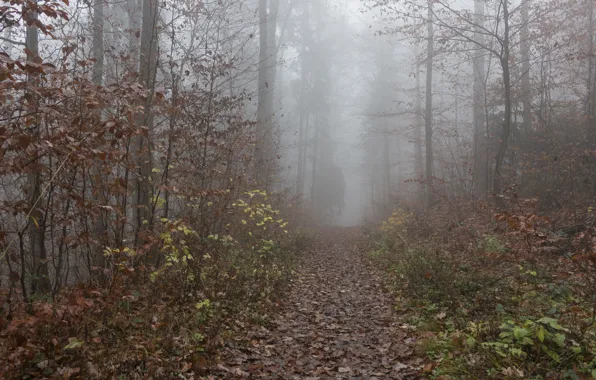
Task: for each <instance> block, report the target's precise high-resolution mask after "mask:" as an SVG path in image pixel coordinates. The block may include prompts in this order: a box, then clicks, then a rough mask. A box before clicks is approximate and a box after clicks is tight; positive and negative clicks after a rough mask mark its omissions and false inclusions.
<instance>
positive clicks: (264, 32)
mask: <svg viewBox="0 0 596 380" xmlns="http://www.w3.org/2000/svg"><path fill="white" fill-rule="evenodd" d="M278 4H279V3H278V2H277V0H271V13H270V14H267V0H259V78H258V86H259V89H258V95H259V103H258V107H257V131H256V132H257V133H256V139H257V141H256V144H255V179H256V181H257V183H258V184H259V185H261V186H263V187H264V188H265V190H267V189H268V187H269V185H270V182H271V175H272V172H273V167H274V162H273V136H272V133H273V126H272V121H273V118H272V116H273V88H274V83H275V75H276V66H277V59H276V56H277V52H276V51H275V49H276V43H275V32H276V29H277V11H278Z"/></svg>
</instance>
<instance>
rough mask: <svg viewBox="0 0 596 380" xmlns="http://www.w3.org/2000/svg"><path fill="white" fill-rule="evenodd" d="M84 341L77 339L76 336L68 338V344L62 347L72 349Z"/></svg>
mask: <svg viewBox="0 0 596 380" xmlns="http://www.w3.org/2000/svg"><path fill="white" fill-rule="evenodd" d="M84 344H85V342H83V341H81V340H78V339H77V338H68V344H67V345H66V346H65V347H64V349H65V350H74V349H75V348H77V347H81V346H82V345H84Z"/></svg>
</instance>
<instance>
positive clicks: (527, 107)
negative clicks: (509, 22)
mask: <svg viewBox="0 0 596 380" xmlns="http://www.w3.org/2000/svg"><path fill="white" fill-rule="evenodd" d="M521 15H522V25H521V30H520V39H521V41H520V54H521V60H522V62H521V64H522V77H521V92H522V93H521V98H522V104H523V107H524V109H523V118H524V120H523V126H524V130H525V131H530V130H531V129H532V93H531V83H530V32H529V25H528V23H529V22H530V0H523V3H522V7H521Z"/></svg>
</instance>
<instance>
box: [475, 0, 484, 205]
mask: <svg viewBox="0 0 596 380" xmlns="http://www.w3.org/2000/svg"><path fill="white" fill-rule="evenodd" d="M484 4H485V0H475V1H474V13H475V23H476V26H475V30H474V40H475V41H476V42H477V45H476V47H475V50H474V110H473V117H474V184H475V192H476V194H477V195H484V194H485V193H486V191H487V190H488V160H487V156H486V149H487V148H488V147H487V138H486V137H487V136H486V133H485V131H486V128H485V124H486V123H485V121H486V118H485V110H484V104H485V102H486V100H485V96H486V95H485V92H484V88H485V80H486V78H485V66H486V62H485V58H484V56H485V54H486V52H485V51H484V50H483V49H482V46H484V30H483V29H484Z"/></svg>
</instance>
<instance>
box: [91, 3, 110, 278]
mask: <svg viewBox="0 0 596 380" xmlns="http://www.w3.org/2000/svg"><path fill="white" fill-rule="evenodd" d="M103 29H104V0H94V2H93V49H92V50H93V58H94V59H95V62H94V64H93V71H92V76H93V77H92V79H93V84H94V85H96V86H101V85H102V84H103V75H104V42H103V37H104V33H103V31H104V30H103ZM97 122H101V111H98V112H97ZM101 167H102V162H101V160H100V159H98V158H95V159H94V165H93V167H92V168H91V176H92V181H93V187H94V189H92V191H93V193H94V196H95V200H96V201H97V202H98V203H99V204H100V205H102V206H103V205H105V204H106V196H105V189H104V183H103V178H102V173H101ZM106 220H107V216H106V213H105V211H103V210H99V214H98V215H97V217H96V218H95V221H94V222H93V232H94V235H95V240H96V245H95V247H94V251H93V261H94V265H95V266H97V267H104V266H105V257H104V255H103V248H104V246H105V245H106V243H107V236H106V234H107V224H106Z"/></svg>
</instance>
